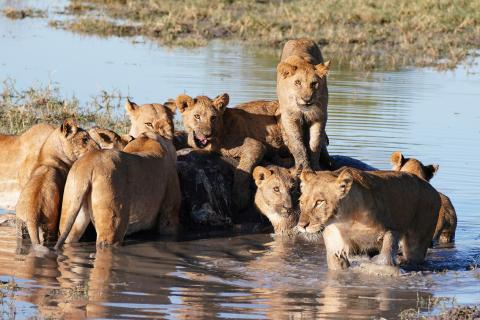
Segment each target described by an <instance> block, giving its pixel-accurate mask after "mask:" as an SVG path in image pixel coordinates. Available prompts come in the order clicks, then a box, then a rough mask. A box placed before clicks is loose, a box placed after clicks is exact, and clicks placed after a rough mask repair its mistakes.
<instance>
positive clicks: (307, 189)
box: [297, 169, 353, 233]
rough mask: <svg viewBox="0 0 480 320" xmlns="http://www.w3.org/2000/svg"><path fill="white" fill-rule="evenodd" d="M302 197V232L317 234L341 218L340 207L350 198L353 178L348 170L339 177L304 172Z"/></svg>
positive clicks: (302, 175) (343, 171)
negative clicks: (344, 200)
mask: <svg viewBox="0 0 480 320" xmlns="http://www.w3.org/2000/svg"><path fill="white" fill-rule="evenodd" d="M300 179H301V191H302V195H301V196H300V211H301V214H300V219H299V222H298V225H297V227H298V228H299V229H300V231H307V232H311V233H316V232H319V231H322V230H323V228H324V227H325V226H326V225H327V224H329V223H330V222H332V221H334V220H335V219H337V218H340V216H339V214H340V211H339V207H340V205H341V202H342V200H343V199H345V197H347V196H348V194H349V192H350V189H351V186H352V183H353V178H352V176H351V174H350V172H349V171H348V169H343V170H342V171H341V172H340V174H339V175H338V177H337V176H336V175H335V174H332V173H327V172H318V173H314V172H308V171H304V172H302V174H301V176H300Z"/></svg>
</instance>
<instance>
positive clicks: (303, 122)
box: [277, 39, 331, 170]
mask: <svg viewBox="0 0 480 320" xmlns="http://www.w3.org/2000/svg"><path fill="white" fill-rule="evenodd" d="M329 69H330V61H327V62H325V63H323V57H322V54H321V53H320V49H319V48H318V46H317V45H316V44H315V42H314V41H312V40H308V39H299V40H290V41H288V42H287V43H286V44H285V47H284V48H283V52H282V57H281V61H280V63H279V64H278V66H277V96H278V103H279V108H278V115H280V127H281V128H282V136H283V140H284V141H285V144H286V145H287V146H288V149H289V150H290V152H291V153H292V155H293V157H294V158H295V166H296V168H297V169H300V168H304V169H313V170H319V169H320V163H322V164H323V165H324V166H325V167H326V168H327V169H329V168H331V163H330V158H329V155H328V151H327V145H328V142H327V134H326V131H325V127H326V124H327V117H328V115H327V106H328V89H327V74H328V71H329Z"/></svg>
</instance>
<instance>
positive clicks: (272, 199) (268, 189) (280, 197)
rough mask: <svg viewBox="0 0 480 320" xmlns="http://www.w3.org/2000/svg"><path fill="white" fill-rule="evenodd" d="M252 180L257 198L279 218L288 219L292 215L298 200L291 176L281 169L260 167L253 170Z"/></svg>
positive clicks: (296, 188)
mask: <svg viewBox="0 0 480 320" xmlns="http://www.w3.org/2000/svg"><path fill="white" fill-rule="evenodd" d="M253 179H254V180H255V184H256V185H257V187H258V189H257V195H256V196H255V197H256V198H257V196H258V197H261V199H262V201H263V202H264V203H265V204H266V205H267V207H268V208H271V209H272V211H274V212H276V213H278V214H279V215H280V216H283V217H288V216H290V215H292V214H294V207H295V203H296V200H298V198H297V197H298V195H297V194H298V184H297V181H296V179H295V178H294V177H293V174H292V173H291V172H290V171H289V170H288V169H285V168H281V167H276V166H272V167H267V168H266V167H261V166H258V167H256V168H255V169H254V170H253Z"/></svg>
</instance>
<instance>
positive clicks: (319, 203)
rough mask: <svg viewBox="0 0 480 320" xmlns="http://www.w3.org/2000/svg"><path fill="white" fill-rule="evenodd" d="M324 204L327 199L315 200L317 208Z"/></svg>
mask: <svg viewBox="0 0 480 320" xmlns="http://www.w3.org/2000/svg"><path fill="white" fill-rule="evenodd" d="M324 204H325V200H317V202H315V208H319V207H321V206H323V205H324Z"/></svg>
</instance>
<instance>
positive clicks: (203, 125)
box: [175, 93, 229, 150]
mask: <svg viewBox="0 0 480 320" xmlns="http://www.w3.org/2000/svg"><path fill="white" fill-rule="evenodd" d="M228 102H229V96H228V94H226V93H224V94H222V95H219V96H218V97H216V98H215V99H213V100H212V99H210V98H209V97H206V96H198V97H196V98H191V97H190V96H187V95H180V96H178V97H177V99H176V100H175V104H176V106H177V108H178V110H180V112H181V114H182V119H183V126H184V128H185V131H186V132H187V134H188V139H187V140H188V145H189V146H190V147H192V148H195V149H204V150H213V149H215V148H216V147H217V145H218V144H219V141H218V139H219V137H218V135H219V134H220V131H221V129H222V124H223V122H222V116H223V112H224V111H225V108H226V107H227V105H228Z"/></svg>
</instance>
